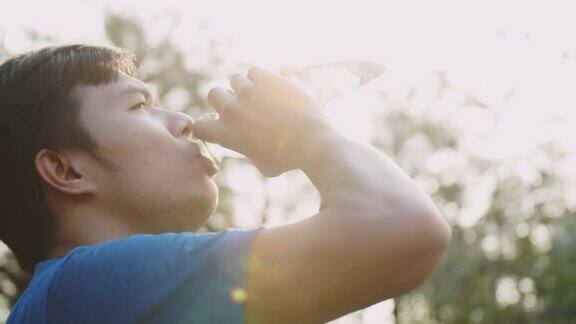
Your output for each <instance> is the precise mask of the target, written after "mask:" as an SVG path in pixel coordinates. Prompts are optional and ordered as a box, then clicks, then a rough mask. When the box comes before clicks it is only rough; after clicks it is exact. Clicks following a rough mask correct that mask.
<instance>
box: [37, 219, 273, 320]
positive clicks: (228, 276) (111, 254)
mask: <svg viewBox="0 0 576 324" xmlns="http://www.w3.org/2000/svg"><path fill="white" fill-rule="evenodd" d="M261 229H262V228H257V229H253V230H240V229H228V230H225V231H222V232H218V233H206V234H196V233H192V232H182V233H164V234H159V235H152V234H137V235H132V236H130V237H128V238H125V239H120V240H114V241H109V242H105V243H102V244H97V245H92V246H86V247H79V248H77V249H74V250H73V251H72V252H71V253H69V254H68V255H67V256H66V257H65V259H64V260H63V264H62V266H61V268H60V270H59V271H58V273H57V274H56V276H55V278H54V280H53V282H52V285H51V287H50V291H49V295H48V301H47V306H48V307H47V310H48V314H47V315H48V318H49V319H50V320H49V322H53V323H192V322H193V323H243V322H244V316H245V315H244V304H243V301H244V299H245V290H244V284H245V273H246V267H247V263H248V258H249V256H250V250H251V247H252V244H253V241H254V239H255V237H256V236H257V234H258V232H259V231H260V230H261Z"/></svg>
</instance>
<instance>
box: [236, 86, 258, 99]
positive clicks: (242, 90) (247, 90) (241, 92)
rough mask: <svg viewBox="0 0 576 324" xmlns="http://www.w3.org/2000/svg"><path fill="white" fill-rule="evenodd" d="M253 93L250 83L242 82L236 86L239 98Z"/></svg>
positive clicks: (250, 95)
mask: <svg viewBox="0 0 576 324" xmlns="http://www.w3.org/2000/svg"><path fill="white" fill-rule="evenodd" d="M253 95H254V87H252V86H251V85H250V84H243V85H241V86H240V87H239V88H238V96H239V97H241V98H247V97H252V96H253Z"/></svg>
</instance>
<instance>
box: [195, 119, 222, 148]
mask: <svg viewBox="0 0 576 324" xmlns="http://www.w3.org/2000/svg"><path fill="white" fill-rule="evenodd" d="M192 132H193V133H194V136H195V137H196V138H197V139H199V140H203V141H206V142H211V143H217V144H219V143H221V142H222V140H223V139H222V138H223V129H222V123H221V122H220V120H219V116H218V114H216V113H207V114H204V115H202V116H200V117H199V118H198V119H197V120H196V122H195V123H194V125H193V129H192Z"/></svg>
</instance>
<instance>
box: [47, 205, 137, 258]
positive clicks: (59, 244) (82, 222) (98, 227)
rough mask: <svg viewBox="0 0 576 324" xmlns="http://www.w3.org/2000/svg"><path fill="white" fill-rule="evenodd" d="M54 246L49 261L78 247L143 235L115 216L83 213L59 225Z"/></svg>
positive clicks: (49, 254) (66, 218)
mask: <svg viewBox="0 0 576 324" xmlns="http://www.w3.org/2000/svg"><path fill="white" fill-rule="evenodd" d="M56 228H57V231H56V233H55V236H54V237H55V239H54V241H53V246H52V248H51V249H50V252H49V253H48V255H47V258H48V259H52V258H59V257H63V256H65V255H66V254H67V253H68V252H70V251H71V250H72V249H74V248H76V247H78V246H84V245H93V244H97V243H102V242H106V241H110V240H115V239H120V238H124V237H127V236H129V235H132V234H137V233H141V232H142V231H138V230H137V229H135V228H132V227H130V226H129V225H127V224H126V223H124V222H122V221H121V218H120V217H114V215H106V216H102V215H97V214H95V213H91V212H89V211H86V210H84V211H82V212H81V213H78V214H77V215H73V216H70V215H67V217H65V221H64V222H61V223H60V224H57V226H56Z"/></svg>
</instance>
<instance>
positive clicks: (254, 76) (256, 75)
mask: <svg viewBox="0 0 576 324" xmlns="http://www.w3.org/2000/svg"><path fill="white" fill-rule="evenodd" d="M269 74H271V72H269V71H266V70H264V69H263V68H261V67H257V66H253V67H251V68H250V70H248V79H250V80H251V81H252V82H259V81H261V80H262V79H263V78H266V76H267V75H269Z"/></svg>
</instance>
